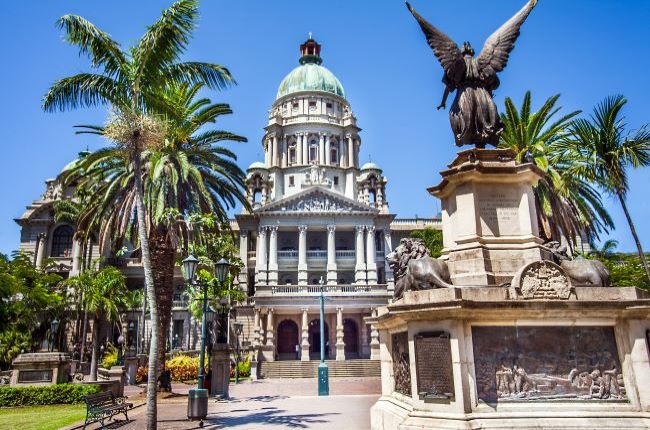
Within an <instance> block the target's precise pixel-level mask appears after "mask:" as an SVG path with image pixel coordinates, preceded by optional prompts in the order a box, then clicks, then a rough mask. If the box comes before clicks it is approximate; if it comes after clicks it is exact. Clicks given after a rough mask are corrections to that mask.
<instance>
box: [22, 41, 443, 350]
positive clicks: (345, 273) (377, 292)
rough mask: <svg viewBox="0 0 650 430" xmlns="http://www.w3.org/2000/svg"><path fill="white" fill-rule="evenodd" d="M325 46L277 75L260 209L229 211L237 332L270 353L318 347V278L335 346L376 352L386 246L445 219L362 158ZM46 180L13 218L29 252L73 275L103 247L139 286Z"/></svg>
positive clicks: (193, 326) (389, 283)
mask: <svg viewBox="0 0 650 430" xmlns="http://www.w3.org/2000/svg"><path fill="white" fill-rule="evenodd" d="M320 50H321V47H320V45H319V44H318V43H317V42H316V41H315V40H313V39H311V38H310V39H309V40H307V41H306V42H305V43H303V44H302V45H301V46H300V53H301V56H300V59H299V65H298V67H296V68H295V69H293V70H292V71H291V72H290V73H289V74H288V75H287V76H286V77H285V78H284V79H283V80H282V82H281V83H280V86H279V88H278V92H277V96H276V99H275V101H274V102H273V104H272V106H271V109H270V113H269V117H268V125H267V126H266V128H265V134H264V137H263V139H262V146H263V148H264V160H263V161H262V160H261V161H258V162H255V163H253V164H251V165H250V167H249V168H248V169H247V172H246V173H247V176H246V187H247V189H246V193H247V198H248V201H249V203H250V206H251V208H252V209H251V210H250V211H243V212H242V213H241V214H239V215H236V216H235V219H234V220H232V221H231V226H232V229H233V231H234V232H235V233H236V235H237V236H238V238H239V246H240V258H241V260H242V262H243V263H244V268H243V270H242V271H241V273H240V276H239V278H238V280H237V281H238V287H239V288H240V289H242V290H243V291H245V292H246V293H247V299H246V302H245V303H241V304H239V305H238V307H237V312H236V318H237V319H238V320H240V321H241V322H243V323H244V332H243V335H242V338H241V339H239V341H240V342H241V344H242V345H244V346H247V347H248V348H250V349H253V350H256V351H259V354H260V355H259V356H260V359H262V360H265V361H275V360H310V359H316V358H318V357H319V356H320V341H319V339H320V320H319V294H320V284H321V282H322V283H323V285H324V287H323V288H324V296H325V321H324V327H325V353H326V354H327V357H328V358H329V359H336V360H347V359H358V358H378V347H379V342H378V338H377V332H376V331H375V330H372V328H371V327H369V326H368V325H367V324H365V322H364V317H367V316H370V315H372V314H373V312H374V310H375V309H376V308H377V307H380V306H383V305H385V304H387V303H388V302H389V300H390V299H391V297H392V294H393V286H394V280H393V274H392V272H391V270H390V267H389V266H388V265H387V264H386V262H385V255H386V254H387V253H389V252H390V251H391V250H392V249H393V247H395V246H396V245H397V244H398V243H399V240H400V239H401V238H403V237H405V236H408V235H409V234H410V233H411V232H412V231H414V230H419V229H423V228H426V227H432V228H437V229H439V228H440V223H439V220H438V219H398V218H396V217H395V215H394V214H391V213H390V209H389V193H388V187H387V183H388V181H387V178H386V177H385V176H384V174H383V171H382V169H381V168H379V166H377V165H376V164H374V163H365V164H363V165H361V163H360V159H361V157H360V151H361V146H362V139H361V129H360V128H359V127H358V125H357V119H356V117H355V116H354V113H353V111H352V107H351V105H350V103H349V101H348V100H347V99H346V95H345V91H344V89H343V86H342V85H341V83H340V82H339V80H338V79H337V78H336V76H335V75H334V74H333V73H332V72H330V71H329V70H328V69H327V68H325V67H324V66H323V65H322V58H321V56H320ZM46 186H47V190H46V192H45V194H44V195H43V196H42V198H40V199H38V200H36V201H34V202H33V203H32V205H30V206H29V207H28V209H27V211H26V212H25V213H24V214H23V215H22V216H21V217H20V218H19V219H17V220H16V221H17V222H18V224H19V225H20V226H21V228H22V234H21V247H20V248H21V250H23V251H30V252H33V253H34V262H35V264H37V265H42V264H43V262H44V261H45V259H46V258H51V259H53V260H54V261H55V262H56V263H57V267H56V270H57V271H59V272H61V273H64V274H70V275H72V276H74V275H75V274H77V273H79V271H80V270H81V261H82V258H81V257H82V255H81V254H82V252H86V255H85V256H84V257H86V258H85V259H96V258H99V257H103V261H106V262H109V263H112V264H116V265H117V266H118V267H121V268H122V269H123V270H124V273H125V274H126V275H127V278H128V285H129V287H130V288H142V285H143V284H144V281H143V273H142V267H141V264H140V261H139V259H138V258H137V257H128V256H127V257H121V258H115V256H113V255H108V254H107V251H103V250H100V249H98V247H97V246H96V245H92V244H90V246H82V244H79V243H73V234H74V229H73V227H72V226H70V225H67V224H65V223H58V224H57V223H55V222H54V220H53V209H52V205H53V203H54V202H55V201H56V200H57V199H60V198H66V197H69V196H70V195H71V191H70V190H62V189H61V187H60V186H59V185H58V184H57V183H56V181H54V180H49V181H47V182H46ZM177 278H178V280H177V285H178V287H177V291H176V297H175V299H176V300H175V301H174V308H173V316H172V324H171V330H170V333H169V337H170V344H171V345H172V347H173V348H179V349H181V348H182V349H195V348H196V347H197V342H198V339H199V329H200V324H199V323H197V322H196V321H194V320H193V319H192V317H191V316H190V314H189V312H188V311H187V304H188V302H187V299H186V298H185V296H184V294H183V281H182V276H181V273H180V270H178V271H177ZM125 321H126V322H125V326H126V327H125V330H126V331H127V333H128V335H127V345H136V343H137V333H138V332H139V331H138V327H139V323H140V318H139V313H138V312H135V311H134V312H132V313H130V314H129V315H127V318H126V320H125ZM118 331H119V330H118ZM88 333H90V331H88ZM107 336H108V337H109V338H110V337H115V336H116V334H115V333H108V334H107ZM231 341H232V339H231ZM145 343H146V341H145Z"/></svg>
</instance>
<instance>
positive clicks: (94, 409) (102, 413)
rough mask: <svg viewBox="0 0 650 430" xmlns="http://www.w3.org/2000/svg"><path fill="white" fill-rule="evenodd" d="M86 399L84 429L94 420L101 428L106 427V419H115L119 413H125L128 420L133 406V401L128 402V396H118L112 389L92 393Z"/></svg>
mask: <svg viewBox="0 0 650 430" xmlns="http://www.w3.org/2000/svg"><path fill="white" fill-rule="evenodd" d="M84 401H85V402H86V421H85V422H84V426H83V428H84V429H85V428H86V426H87V425H88V424H89V423H94V422H99V423H100V424H101V428H104V420H106V419H113V416H114V415H117V414H124V416H125V417H126V421H127V422H128V421H129V416H128V415H127V411H128V410H129V409H131V408H132V407H133V403H127V402H126V397H116V396H114V395H113V392H112V391H104V392H101V393H97V394H90V395H88V396H86V397H84Z"/></svg>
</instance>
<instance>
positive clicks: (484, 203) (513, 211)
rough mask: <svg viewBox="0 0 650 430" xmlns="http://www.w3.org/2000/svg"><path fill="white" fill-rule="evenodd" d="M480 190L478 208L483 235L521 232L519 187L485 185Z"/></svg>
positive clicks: (504, 234) (503, 234) (505, 234)
mask: <svg viewBox="0 0 650 430" xmlns="http://www.w3.org/2000/svg"><path fill="white" fill-rule="evenodd" d="M478 191H479V192H478V199H479V202H478V210H479V216H480V217H481V230H482V232H483V235H487V236H489V235H493V236H507V235H517V234H520V228H519V202H520V200H521V196H520V194H519V189H518V188H514V189H513V188H512V187H511V188H507V187H496V186H494V185H483V186H480V187H479V190H478Z"/></svg>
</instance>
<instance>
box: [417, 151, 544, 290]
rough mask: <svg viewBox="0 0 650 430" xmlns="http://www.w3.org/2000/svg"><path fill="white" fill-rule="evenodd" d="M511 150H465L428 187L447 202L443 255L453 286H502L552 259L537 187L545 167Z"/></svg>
mask: <svg viewBox="0 0 650 430" xmlns="http://www.w3.org/2000/svg"><path fill="white" fill-rule="evenodd" d="M514 156H515V154H514V153H513V152H512V151H511V150H507V149H467V150H464V151H460V152H459V153H458V155H457V156H456V159H455V160H454V161H453V162H452V163H451V164H450V165H449V166H448V169H447V170H444V171H442V172H440V175H441V176H442V182H441V183H440V184H438V185H436V186H434V187H431V188H429V189H428V191H429V192H430V193H431V194H432V195H434V196H436V197H438V198H439V199H440V201H441V203H442V232H443V244H444V249H443V252H442V253H443V258H445V259H447V265H448V267H449V273H450V275H451V282H452V284H454V285H466V286H485V285H489V286H498V285H501V284H503V283H506V282H509V281H510V279H512V277H513V276H514V274H515V272H516V271H517V270H518V269H519V268H520V267H522V266H523V265H524V264H526V263H530V262H532V261H537V260H542V259H550V253H549V251H548V250H547V249H546V248H544V247H543V246H541V245H542V242H543V241H542V240H541V239H540V238H539V227H538V224H537V215H536V209H535V207H536V206H535V197H534V194H533V186H534V185H536V184H537V182H538V181H539V179H540V178H541V177H542V175H543V173H542V171H541V170H540V169H539V168H538V167H537V166H535V165H534V164H532V163H523V164H518V163H516V162H515V158H514Z"/></svg>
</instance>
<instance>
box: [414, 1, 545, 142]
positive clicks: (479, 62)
mask: <svg viewBox="0 0 650 430" xmlns="http://www.w3.org/2000/svg"><path fill="white" fill-rule="evenodd" d="M536 4H537V0H530V1H529V2H528V3H527V4H526V5H525V6H524V7H523V8H522V9H521V10H520V11H519V12H517V14H516V15H515V16H513V17H512V18H510V20H508V21H507V22H506V23H505V24H503V25H502V26H501V27H500V28H499V29H498V30H497V31H495V32H494V33H493V34H492V35H491V36H490V37H489V38H488V39H487V40H486V41H485V45H484V46H483V51H481V53H480V54H479V56H478V57H477V58H475V57H474V49H473V48H472V45H470V43H469V42H465V43H464V44H463V48H462V49H459V48H458V45H456V43H454V41H453V40H451V39H450V38H449V36H447V35H446V34H445V33H443V32H442V31H440V30H438V29H437V28H436V27H434V26H433V25H431V24H430V23H428V22H427V21H426V20H425V19H424V18H422V17H421V16H420V14H418V13H417V12H416V11H415V10H414V9H413V8H412V7H411V5H410V4H409V3H408V2H407V3H406V6H407V7H408V9H409V10H410V11H411V13H412V14H413V16H414V17H415V19H416V20H417V22H418V23H419V24H420V28H422V31H423V32H424V35H425V36H426V39H427V42H428V43H429V46H431V49H432V50H433V53H434V54H435V55H436V57H437V58H438V61H440V64H441V65H442V68H443V69H444V76H443V78H442V82H443V83H444V84H445V94H444V96H443V98H442V103H441V104H440V106H438V109H444V108H445V107H446V103H447V97H448V96H449V93H451V92H453V91H456V98H455V99H454V102H453V104H452V105H451V109H450V110H449V121H450V122H451V128H452V130H453V132H454V138H455V139H456V145H457V146H463V145H476V147H477V148H484V147H485V145H486V144H491V145H494V146H496V145H497V144H498V142H499V135H500V134H501V131H502V130H503V124H502V123H501V119H500V118H499V114H498V112H497V107H496V105H495V104H494V101H493V100H492V91H494V90H495V89H497V88H498V87H499V78H498V77H497V73H498V72H500V71H502V70H503V69H504V68H505V67H506V64H507V63H508V57H509V56H510V52H511V51H512V49H513V48H514V47H515V41H516V40H517V38H518V37H519V29H520V28H521V25H522V24H523V23H524V21H525V20H526V18H527V17H528V14H530V12H531V11H532V10H533V8H534V7H535V5H536Z"/></svg>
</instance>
